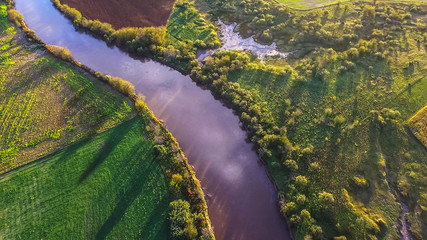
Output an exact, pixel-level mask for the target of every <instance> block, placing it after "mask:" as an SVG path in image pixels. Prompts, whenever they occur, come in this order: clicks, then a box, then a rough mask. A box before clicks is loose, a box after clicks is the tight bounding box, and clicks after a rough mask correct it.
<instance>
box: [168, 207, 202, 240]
mask: <svg viewBox="0 0 427 240" xmlns="http://www.w3.org/2000/svg"><path fill="white" fill-rule="evenodd" d="M169 207H170V212H169V220H170V224H171V225H170V229H171V235H172V239H195V238H196V237H197V235H198V233H197V229H196V228H195V227H194V220H193V218H192V216H191V212H190V204H189V203H188V202H187V201H184V200H181V199H180V200H176V201H173V202H171V203H170V204H169Z"/></svg>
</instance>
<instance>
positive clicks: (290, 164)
mask: <svg viewBox="0 0 427 240" xmlns="http://www.w3.org/2000/svg"><path fill="white" fill-rule="evenodd" d="M285 166H286V167H287V168H288V169H289V170H291V171H296V170H298V164H297V162H295V160H286V161H285Z"/></svg>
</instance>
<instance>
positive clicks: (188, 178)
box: [9, 5, 214, 239]
mask: <svg viewBox="0 0 427 240" xmlns="http://www.w3.org/2000/svg"><path fill="white" fill-rule="evenodd" d="M9 7H10V8H11V9H12V5H9ZM16 23H18V25H20V26H21V27H22V29H23V31H24V32H25V33H26V35H27V36H28V37H29V38H30V40H31V41H34V42H36V43H37V44H40V45H39V46H40V47H42V48H44V49H46V50H48V51H52V53H53V54H58V51H53V50H52V49H53V48H51V47H49V46H48V45H46V44H45V43H44V42H43V41H42V40H40V39H39V38H37V37H36V36H35V34H34V32H32V31H31V30H30V29H29V28H28V27H27V26H26V25H25V23H24V21H23V19H22V18H20V17H19V18H17V22H16ZM60 52H62V51H60ZM60 55H61V56H60V57H62V58H63V55H62V54H60ZM64 60H66V61H69V62H70V63H72V64H73V65H76V66H78V67H81V68H83V69H85V70H86V71H88V72H89V73H90V74H92V75H93V76H94V77H96V78H98V79H100V80H102V81H104V82H108V83H109V84H111V85H112V86H113V87H115V88H116V89H117V90H118V91H119V92H121V93H122V94H124V95H125V96H126V97H128V98H130V99H131V100H132V101H133V102H134V105H135V109H136V110H137V112H138V113H139V115H140V116H142V117H143V118H144V119H146V122H145V124H146V125H147V131H149V132H150V134H152V138H153V139H157V140H156V147H155V149H156V151H157V155H158V156H157V158H158V160H159V161H160V162H161V164H162V168H163V171H164V172H165V174H166V175H167V176H168V180H169V181H172V180H173V177H174V176H175V177H176V176H178V175H179V176H181V178H182V180H181V181H180V182H179V183H177V186H176V190H175V192H172V195H173V196H174V198H176V199H185V200H186V201H188V202H190V203H191V206H192V209H191V212H192V213H191V214H193V215H194V216H196V218H195V219H194V224H195V227H196V229H197V231H196V233H197V235H196V236H198V237H200V238H202V239H214V236H213V233H212V229H211V226H210V221H209V218H208V215H207V206H206V202H205V200H204V195H203V191H202V189H201V187H200V183H199V182H198V180H197V179H196V178H195V173H194V171H193V170H192V169H191V166H190V165H189V164H188V161H187V159H186V158H185V157H184V155H183V152H182V150H181V149H180V148H179V145H178V143H177V141H176V140H175V138H173V136H172V135H171V134H170V132H169V131H167V130H166V129H165V127H164V126H163V124H162V123H161V121H160V120H158V119H157V118H155V116H154V115H153V113H152V112H151V111H150V110H149V109H148V107H147V106H146V104H145V103H144V101H143V100H142V99H141V98H140V97H138V96H137V94H135V92H134V91H133V89H134V88H133V87H132V86H131V85H130V84H129V83H127V82H125V81H124V80H121V79H118V78H113V77H110V76H107V75H103V74H101V73H97V72H95V71H93V70H91V69H90V68H89V67H87V66H84V65H83V64H81V63H79V62H77V61H76V60H74V59H73V58H70V56H67V57H66V58H65V59H64ZM174 181H176V180H174ZM184 227H186V226H183V228H184Z"/></svg>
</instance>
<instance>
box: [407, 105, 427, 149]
mask: <svg viewBox="0 0 427 240" xmlns="http://www.w3.org/2000/svg"><path fill="white" fill-rule="evenodd" d="M409 127H410V129H411V131H412V133H413V134H414V135H415V136H416V137H417V138H418V140H420V142H422V143H423V144H424V146H426V147H427V106H425V107H424V108H423V109H421V110H420V111H419V112H417V113H416V114H415V115H414V116H413V117H412V118H411V119H409Z"/></svg>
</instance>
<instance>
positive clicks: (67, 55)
mask: <svg viewBox="0 0 427 240" xmlns="http://www.w3.org/2000/svg"><path fill="white" fill-rule="evenodd" d="M46 48H47V49H48V50H49V51H50V52H51V53H52V54H53V55H55V56H56V57H58V58H60V59H62V60H65V61H69V62H71V61H73V60H74V58H73V55H72V54H71V52H70V50H68V49H67V48H65V47H61V46H56V45H47V46H46Z"/></svg>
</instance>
